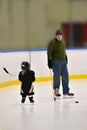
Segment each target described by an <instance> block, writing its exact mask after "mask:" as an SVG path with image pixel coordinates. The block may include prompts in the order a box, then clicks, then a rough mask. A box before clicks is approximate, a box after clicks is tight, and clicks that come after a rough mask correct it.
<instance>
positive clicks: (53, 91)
mask: <svg viewBox="0 0 87 130" xmlns="http://www.w3.org/2000/svg"><path fill="white" fill-rule="evenodd" d="M50 76H51V85H52V94H53V99H54V101H56V97H55V95H54V88H53V79H52V77H53V76H52V70H51V69H50Z"/></svg>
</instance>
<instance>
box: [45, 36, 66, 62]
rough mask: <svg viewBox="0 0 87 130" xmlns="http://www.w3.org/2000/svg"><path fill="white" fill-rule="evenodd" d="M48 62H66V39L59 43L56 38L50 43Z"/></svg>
mask: <svg viewBox="0 0 87 130" xmlns="http://www.w3.org/2000/svg"><path fill="white" fill-rule="evenodd" d="M47 56H48V60H65V59H66V51H65V42H64V39H62V40H61V41H58V40H57V39H56V38H54V39H53V40H51V41H50V43H49V44H48V49H47Z"/></svg>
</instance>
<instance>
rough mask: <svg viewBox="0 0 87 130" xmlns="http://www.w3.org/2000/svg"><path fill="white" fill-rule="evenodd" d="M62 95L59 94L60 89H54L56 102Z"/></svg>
mask: <svg viewBox="0 0 87 130" xmlns="http://www.w3.org/2000/svg"><path fill="white" fill-rule="evenodd" d="M60 97H61V94H60V93H59V90H58V88H56V89H54V100H56V99H57V98H60Z"/></svg>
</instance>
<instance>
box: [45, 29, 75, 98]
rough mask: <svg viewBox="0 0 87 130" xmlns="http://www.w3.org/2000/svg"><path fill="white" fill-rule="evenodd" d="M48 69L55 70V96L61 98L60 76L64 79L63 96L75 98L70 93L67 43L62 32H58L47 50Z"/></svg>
mask: <svg viewBox="0 0 87 130" xmlns="http://www.w3.org/2000/svg"><path fill="white" fill-rule="evenodd" d="M47 57H48V67H49V68H50V69H52V70H53V88H54V94H55V96H61V94H60V93H59V88H60V76H61V77H62V86H63V95H64V96H69V97H70V96H74V93H70V92H69V90H70V88H69V79H68V69H67V62H68V61H67V55H66V51H65V42H64V39H63V32H62V30H57V31H56V34H55V38H53V39H52V40H51V41H50V42H49V45H48V49H47Z"/></svg>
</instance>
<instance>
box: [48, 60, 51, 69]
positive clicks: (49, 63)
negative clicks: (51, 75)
mask: <svg viewBox="0 0 87 130" xmlns="http://www.w3.org/2000/svg"><path fill="white" fill-rule="evenodd" d="M48 67H49V68H50V69H51V68H52V60H48Z"/></svg>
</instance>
